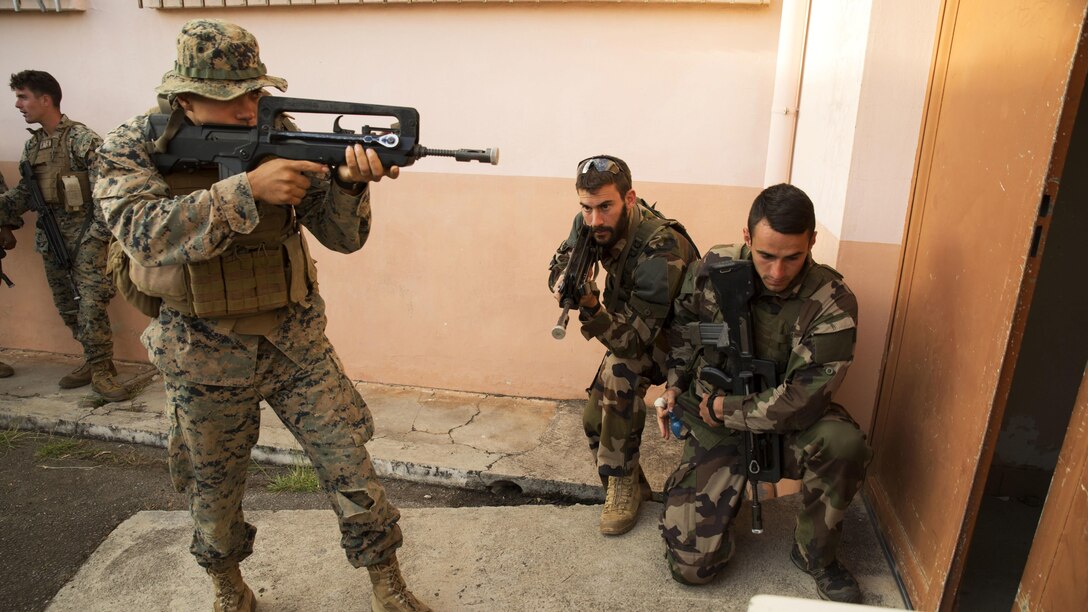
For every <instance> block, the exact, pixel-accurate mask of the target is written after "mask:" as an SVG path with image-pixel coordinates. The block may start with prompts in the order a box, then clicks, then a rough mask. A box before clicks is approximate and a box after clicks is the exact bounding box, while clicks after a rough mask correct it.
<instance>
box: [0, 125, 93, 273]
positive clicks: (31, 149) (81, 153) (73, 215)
mask: <svg viewBox="0 0 1088 612" xmlns="http://www.w3.org/2000/svg"><path fill="white" fill-rule="evenodd" d="M28 131H29V132H30V138H29V139H27V141H26V144H25V145H24V146H23V153H22V156H21V157H20V162H23V161H28V162H30V164H31V166H38V165H40V164H45V163H48V161H49V160H47V159H46V157H47V156H49V157H51V156H52V155H55V154H56V152H57V148H56V147H60V146H67V147H68V153H67V155H68V162H69V163H68V165H69V166H70V168H69V169H70V170H72V171H75V172H88V173H90V175H91V178H90V180H91V181H92V182H93V181H94V173H95V167H96V160H97V155H96V153H95V150H96V149H98V146H99V145H101V144H102V138H101V137H100V136H99V135H98V134H96V133H95V132H94V130H92V129H90V128H88V127H87V126H85V125H83V124H82V123H77V122H75V121H72V120H71V119H69V118H68V116H67V115H61V120H60V123H58V124H57V128H56V130H54V132H53V136H49V135H47V134H46V133H45V129H44V128H36V129H29V130H28ZM61 134H64V139H65V140H66V141H67V142H65V143H59V142H56V141H57V139H58V137H59V136H60V135H61ZM43 145H44V147H43ZM13 184H14V186H13V187H12V188H11V189H9V190H7V191H6V192H3V193H0V225H8V226H11V227H15V228H19V227H22V226H23V219H22V216H23V214H24V213H25V212H26V211H28V210H31V206H32V204H31V201H30V190H29V189H27V188H26V186H25V185H24V184H23V182H22V181H21V180H18V179H17V180H15V181H14V182H13ZM53 214H54V215H55V216H56V218H57V224H58V225H59V226H60V230H61V234H63V236H64V240H65V243H66V245H67V246H68V250H69V251H72V250H74V249H75V247H76V246H77V245H76V241H77V240H80V239H81V237H82V240H87V239H95V240H100V241H106V240H108V239H109V229H107V228H106V225H105V223H104V222H103V220H102V215H101V213H100V212H99V211H98V210H97V207H96V206H95V205H94V202H93V201H91V200H90V199H89V198H88V200H87V202H85V203H84V206H83V208H82V209H80V210H78V211H71V210H68V209H67V208H66V207H65V206H64V205H54V206H53ZM88 215H90V218H88ZM84 225H86V229H84ZM34 244H35V249H36V250H37V251H38V252H39V253H44V252H46V251H48V243H47V241H46V239H45V234H44V233H43V232H42V231H41V229H39V230H37V232H36V233H35V237H34Z"/></svg>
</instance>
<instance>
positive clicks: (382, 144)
mask: <svg viewBox="0 0 1088 612" xmlns="http://www.w3.org/2000/svg"><path fill="white" fill-rule="evenodd" d="M284 113H319V114H329V115H333V114H336V115H340V116H339V117H337V118H336V119H335V120H334V121H333V127H332V132H300V131H291V130H283V129H279V128H278V127H277V119H278V118H279V117H280V115H282V114H284ZM344 115H356V116H378V117H390V118H395V119H396V121H395V122H390V126H389V127H384V128H381V127H379V128H374V127H370V126H362V128H361V130H360V132H359V133H355V132H354V131H353V130H348V129H345V128H342V127H340V119H341V118H342V117H343V116H344ZM150 119H151V122H150V123H151V134H150V136H151V138H152V140H157V139H158V138H159V137H160V136H162V135H163V133H164V132H166V131H167V130H168V123H169V121H170V115H166V114H155V115H151V117H150ZM174 129H175V128H174V127H171V128H170V131H174ZM355 144H361V145H363V146H364V147H367V148H370V149H374V150H375V151H376V152H377V153H378V157H379V158H380V159H381V160H382V165H383V166H384V167H385V168H389V167H390V166H400V167H404V166H410V165H412V164H413V163H414V162H415V161H416V160H417V159H419V158H421V157H426V156H428V155H434V156H440V157H453V158H454V159H456V160H457V161H474V160H475V161H481V162H485V161H486V162H489V163H491V164H497V163H499V150H498V149H486V150H479V149H456V150H448V149H428V148H427V147H424V146H422V145H420V144H419V111H417V110H416V109H414V108H408V107H404V106H383V105H377V104H362V103H357V102H333V101H330V100H308V99H304V98H281V97H277V96H265V97H262V98H261V99H260V100H259V101H258V103H257V126H256V127H252V128H250V127H245V126H224V125H199V126H197V125H181V126H179V127H176V132H175V133H174V134H173V136H172V137H171V138H170V140H169V142H168V143H167V147H166V151H165V152H164V153H156V154H155V155H154V159H155V166H156V167H157V168H158V169H159V171H160V172H162V173H163V174H166V173H169V172H176V171H181V170H200V169H204V168H208V167H211V166H213V165H217V166H218V167H219V178H220V180H222V179H225V178H227V177H230V176H234V175H236V174H241V173H242V172H247V171H249V170H252V169H253V168H255V167H257V165H259V164H260V163H261V162H262V161H264V159H265V158H267V157H282V158H285V159H301V160H309V161H313V162H318V163H322V164H327V165H329V166H334V167H335V166H340V165H342V164H343V163H344V161H345V160H344V149H345V147H347V146H349V145H355Z"/></svg>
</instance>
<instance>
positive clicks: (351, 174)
mask: <svg viewBox="0 0 1088 612" xmlns="http://www.w3.org/2000/svg"><path fill="white" fill-rule="evenodd" d="M344 159H345V162H344V164H343V165H342V166H339V167H337V168H336V174H337V178H339V179H340V182H341V183H369V182H378V181H380V180H382V178H383V177H389V178H391V179H395V178H397V177H398V176H400V167H399V166H390V167H389V168H388V169H387V168H385V166H383V165H382V160H381V158H380V157H378V152H377V151H375V150H374V149H364V148H363V145H361V144H356V145H354V146H350V147H347V148H345V150H344Z"/></svg>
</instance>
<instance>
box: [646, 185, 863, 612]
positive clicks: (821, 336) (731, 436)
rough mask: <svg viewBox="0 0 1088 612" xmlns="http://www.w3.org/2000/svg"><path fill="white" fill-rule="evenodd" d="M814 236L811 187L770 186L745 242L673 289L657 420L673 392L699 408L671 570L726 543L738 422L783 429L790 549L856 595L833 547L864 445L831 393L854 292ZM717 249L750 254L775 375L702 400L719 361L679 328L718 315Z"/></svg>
mask: <svg viewBox="0 0 1088 612" xmlns="http://www.w3.org/2000/svg"><path fill="white" fill-rule="evenodd" d="M815 241H816V220H815V214H814V212H813V206H812V201H811V200H809V198H808V196H807V195H805V193H804V192H802V191H801V190H800V189H798V188H796V187H794V186H792V185H785V184H782V185H775V186H773V187H768V188H767V189H765V190H764V191H763V192H762V193H760V194H759V196H758V197H756V200H755V202H754V203H753V204H752V209H751V212H750V213H749V216H748V227H746V228H745V229H744V245H728V246H716V247H714V248H713V249H711V250H710V252H708V253H707V254H706V255H705V256H704V257H703V258H702V259H701V260H700V261H699V262H698V263H696V264H694V265H692V266H691V267H690V268H689V269H688V274H687V277H686V279H685V282H684V288H683V290H682V291H681V292H680V296H679V297H678V298H677V299H676V304H675V318H674V319H673V321H672V323H671V325H670V327H669V329H668V331H667V333H666V335H667V336H668V338H669V345H670V347H671V352H670V354H669V372H668V388H667V389H666V391H665V394H664V396H663V397H664V399H665V407H664V408H662V407H659V408H658V409H657V417H658V427H659V429H660V430H661V435H662V436H663V437H664V438H666V439H667V438H668V437H669V427H668V418H669V412H670V411H672V410H673V407H674V405H675V403H676V402H677V398H678V397H679V398H680V403H681V404H683V405H685V406H698V407H699V411H700V418H701V420H700V419H698V418H691V417H687V418H685V419H684V422H685V423H686V424H687V425H688V426H689V428H690V432H689V433H688V435H686V438H685V440H684V451H683V455H682V458H681V461H680V466H679V467H678V468H677V469H676V471H675V472H674V473H673V474H672V476H670V477H669V479H668V482H667V483H666V485H665V496H666V500H665V511H664V514H663V516H662V519H661V531H662V535H663V536H664V538H665V546H666V558H667V560H668V564H669V570H670V571H671V572H672V576H673V578H675V579H676V580H677V581H679V582H682V583H685V584H704V583H707V582H709V581H710V580H712V579H713V578H714V577H715V576H716V575H717V574H718V573H719V572H720V571H721V570H722V568H723V567H724V566H725V564H726V562H727V561H729V558H730V557H731V556H732V554H733V533H732V523H733V519H734V518H735V517H736V513H737V508H738V506H739V503H740V499H741V497H742V495H743V491H744V486H745V482H746V480H747V478H746V474H747V472H746V470H745V466H744V465H743V463H744V461H743V447H742V434H741V432H743V431H754V432H779V433H782V434H784V441H783V455H784V457H783V458H782V471H783V475H784V476H786V477H788V478H799V479H801V481H802V489H801V491H802V500H803V501H802V503H803V509H802V510H801V514H800V515H799V516H798V517H797V527H796V531H795V534H794V538H795V545H794V547H793V550H792V552H791V554H790V558H791V559H792V560H793V562H794V564H795V565H797V567H799V568H800V569H802V570H803V571H805V572H806V573H809V574H810V575H812V576H813V577H814V578H815V580H816V585H817V588H818V590H819V593H820V597H822V598H823V599H830V600H834V601H842V602H855V603H856V602H858V601H860V600H861V592H860V590H859V588H858V584H857V581H856V580H854V577H853V576H852V575H851V574H850V572H849V571H847V569H846V568H845V567H843V565H842V564H841V563H840V562H839V561H838V559H837V558H836V552H837V550H838V546H839V540H840V536H841V532H842V519H843V513H844V511H845V510H846V508H847V506H849V505H850V501H851V500H852V499H853V498H854V495H855V494H856V493H857V492H858V490H859V489H860V488H861V482H862V479H863V478H864V476H865V467H866V465H867V464H868V461H869V459H870V457H871V451H870V450H869V447H868V446H867V445H866V443H865V436H864V434H862V433H861V431H860V430H859V429H858V426H857V424H856V423H854V421H853V420H852V419H851V418H850V416H849V415H848V414H847V413H846V411H845V410H844V409H843V407H842V406H840V405H838V404H836V403H834V402H832V401H831V395H832V393H834V392H835V390H836V389H838V387H839V385H840V384H841V383H842V380H843V378H844V377H845V376H846V370H847V367H848V366H849V365H850V362H851V361H852V360H853V358H854V341H855V332H856V325H857V300H856V298H855V297H854V294H853V293H851V292H850V290H849V289H848V288H847V286H846V284H845V283H844V282H843V281H842V276H840V275H839V273H838V272H836V271H835V270H833V269H832V268H830V267H828V266H824V265H820V264H816V263H814V262H813V261H812V245H813V244H814V243H815ZM723 259H750V260H752V262H753V264H754V267H755V276H756V277H757V280H756V290H755V296H754V297H753V298H752V300H751V303H750V306H751V311H752V320H753V327H754V333H753V336H754V343H755V351H754V352H755V357H756V358H759V359H769V360H772V361H774V363H775V365H776V368H777V374H778V379H779V380H780V381H782V383H781V384H780V385H779V386H778V387H775V388H770V389H766V390H764V391H762V392H759V393H753V394H750V395H747V396H728V395H726V396H723V395H720V394H718V395H716V396H715V397H714V400H713V402H712V404H713V405H708V401H707V397H708V395H710V394H711V392H712V389H711V388H709V387H708V385H707V384H706V383H705V382H704V381H701V380H699V379H698V378H697V376H695V374H696V373H698V372H700V371H701V369H702V367H703V366H705V365H710V366H713V367H719V366H720V364H716V363H710V362H709V359H708V357H707V355H706V354H705V352H704V351H702V350H695V349H694V348H693V346H692V345H691V344H689V343H688V342H687V341H686V340H685V339H684V336H683V334H682V333H681V329H682V328H683V327H684V326H685V325H687V324H690V323H693V322H703V323H721V322H722V320H723V317H722V313H721V310H720V309H719V307H718V300H717V295H716V293H715V290H714V287H713V286H712V284H711V282H710V281H709V276H708V269H709V267H710V266H711V265H712V264H714V263H715V262H720V261H721V260H723ZM680 396H683V397H680ZM710 410H713V411H714V414H713V415H711V414H710V413H709V411H710ZM677 412H678V413H679V411H677ZM722 421H724V426H723V425H722V424H721V422H722Z"/></svg>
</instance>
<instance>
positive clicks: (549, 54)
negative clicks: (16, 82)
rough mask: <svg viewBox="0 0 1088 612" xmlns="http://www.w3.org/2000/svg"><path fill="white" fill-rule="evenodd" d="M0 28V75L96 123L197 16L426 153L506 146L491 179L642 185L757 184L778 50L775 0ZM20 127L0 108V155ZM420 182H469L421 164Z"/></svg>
mask: <svg viewBox="0 0 1088 612" xmlns="http://www.w3.org/2000/svg"><path fill="white" fill-rule="evenodd" d="M89 5H90V7H91V8H90V10H88V11H87V12H86V13H83V14H62V15H40V14H36V13H28V12H23V13H19V14H11V13H8V14H5V15H4V16H3V18H2V19H0V40H2V41H3V42H2V43H0V44H2V45H3V47H4V49H5V50H6V52H5V53H3V54H2V55H0V74H5V75H6V74H9V73H11V72H15V71H17V70H20V69H23V68H25V67H28V66H30V65H34V66H36V67H38V68H40V69H43V70H47V71H49V72H51V73H53V74H54V76H56V77H57V78H58V80H60V82H61V84H62V86H64V88H65V89H66V93H65V98H66V99H65V104H64V110H65V111H66V112H69V113H70V114H71V115H72V116H73V117H78V118H79V119H81V120H82V121H84V122H85V123H87V124H88V125H90V126H92V127H94V128H95V129H98V130H101V131H103V132H104V131H106V130H108V129H109V128H110V127H112V126H114V125H116V124H118V123H120V122H121V121H123V120H125V119H127V118H128V117H129V116H131V115H133V114H136V113H138V112H142V111H143V110H145V109H146V108H147V107H149V106H150V105H151V104H152V103H153V102H154V98H153V92H152V91H151V90H152V88H153V87H154V86H155V85H157V84H158V83H159V80H160V77H161V75H162V73H163V72H164V71H166V70H168V69H169V68H170V67H171V65H172V62H173V58H174V53H175V51H174V50H175V47H174V40H175V37H176V35H177V32H178V30H179V28H180V25H181V24H182V23H184V22H185V21H186V20H188V19H191V18H194V17H198V16H210V17H219V18H223V19H227V20H233V21H237V22H239V23H241V24H243V25H244V26H246V27H247V28H248V29H249V30H250V31H252V32H253V33H254V34H256V36H257V38H258V40H259V41H260V42H261V45H262V49H261V50H262V57H263V59H264V61H265V63H266V64H267V65H268V67H269V69H270V70H271V71H272V72H273V74H276V75H279V76H283V77H284V78H286V79H287V80H288V81H289V83H290V85H291V87H290V89H289V93H290V94H291V95H295V96H300V97H310V98H326V99H342V100H355V101H366V102H375V103H386V104H395V105H405V106H414V107H416V108H418V109H419V110H420V112H421V115H422V128H423V129H422V132H421V135H422V140H423V144H425V145H429V146H437V147H459V146H471V147H485V146H499V147H501V148H502V154H503V159H502V163H501V165H500V166H498V167H497V168H494V169H487V170H486V172H489V173H499V174H503V175H511V176H562V177H567V176H568V175H570V174H571V172H572V168H573V166H574V164H575V162H576V161H577V160H579V159H581V158H582V157H585V156H587V155H591V154H593V153H595V152H599V151H602V150H609V151H613V152H615V153H616V154H617V155H620V156H623V157H625V158H627V159H628V161H629V162H630V164H631V166H632V168H633V169H634V171H635V174H636V178H637V179H642V180H648V181H664V182H683V183H700V184H724V185H749V186H751V185H759V184H760V181H761V180H762V176H763V166H764V160H765V157H766V134H767V127H768V121H769V118H768V113H767V108H768V106H769V98H770V95H771V90H772V87H773V79H774V66H775V53H776V48H777V35H778V15H779V10H780V7H779V6H778V5H777V3H776V4H775V5H773V6H771V7H750V6H749V7H740V6H722V5H696V6H669V5H657V4H655V5H637V4H632V5H547V6H540V5H533V4H508V5H502V4H487V5H424V4H414V5H406V6H374V5H370V6H342V7H313V8H268V9H260V8H249V9H208V10H204V11H199V10H173V11H170V10H148V9H142V10H141V9H138V8H137V7H136V3H135V2H128V1H125V2H118V1H116V0H113V1H108V2H107V1H105V0H92V1H91V2H89ZM23 127H24V126H23V124H22V122H21V117H19V115H18V114H17V113H15V112H14V111H12V112H8V113H0V134H4V135H7V136H6V137H5V138H4V139H3V141H2V142H0V159H5V160H11V159H15V158H16V157H17V155H18V152H19V150H20V146H21V143H22V140H23V138H22V134H23V131H22V128H23ZM425 161H426V163H423V162H421V163H420V164H419V166H418V168H417V171H420V172H428V171H435V172H439V171H440V172H462V173H478V172H479V173H483V172H484V170H482V169H481V168H479V167H478V166H476V165H467V164H457V163H455V162H452V161H445V160H425Z"/></svg>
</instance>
